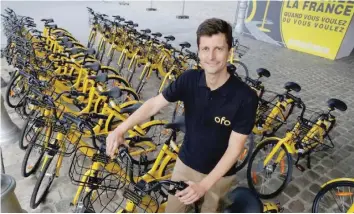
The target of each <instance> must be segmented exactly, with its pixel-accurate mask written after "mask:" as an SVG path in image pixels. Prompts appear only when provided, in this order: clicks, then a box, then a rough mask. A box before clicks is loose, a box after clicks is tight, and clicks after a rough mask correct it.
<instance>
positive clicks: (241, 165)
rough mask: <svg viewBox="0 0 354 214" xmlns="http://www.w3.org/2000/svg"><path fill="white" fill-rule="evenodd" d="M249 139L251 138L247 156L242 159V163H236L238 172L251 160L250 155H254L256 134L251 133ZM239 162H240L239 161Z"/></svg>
mask: <svg viewBox="0 0 354 214" xmlns="http://www.w3.org/2000/svg"><path fill="white" fill-rule="evenodd" d="M249 139H250V141H249V144H248V145H249V148H248V150H247V155H246V157H245V158H244V159H243V160H242V161H241V163H240V164H239V165H238V164H237V165H236V167H235V170H236V172H238V171H240V170H241V169H243V167H245V166H246V164H247V163H248V161H249V160H250V157H251V155H252V152H253V148H254V144H255V143H254V134H253V133H251V134H250V135H249ZM237 162H239V161H237Z"/></svg>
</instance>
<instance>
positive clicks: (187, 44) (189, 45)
mask: <svg viewBox="0 0 354 214" xmlns="http://www.w3.org/2000/svg"><path fill="white" fill-rule="evenodd" d="M179 46H181V47H182V48H190V47H191V44H189V43H188V42H182V43H181V44H179Z"/></svg>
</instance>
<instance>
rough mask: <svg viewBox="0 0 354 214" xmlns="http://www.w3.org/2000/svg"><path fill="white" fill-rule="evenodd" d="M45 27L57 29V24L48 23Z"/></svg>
mask: <svg viewBox="0 0 354 214" xmlns="http://www.w3.org/2000/svg"><path fill="white" fill-rule="evenodd" d="M45 26H46V27H49V28H51V29H57V28H58V25H56V24H54V23H49V24H45Z"/></svg>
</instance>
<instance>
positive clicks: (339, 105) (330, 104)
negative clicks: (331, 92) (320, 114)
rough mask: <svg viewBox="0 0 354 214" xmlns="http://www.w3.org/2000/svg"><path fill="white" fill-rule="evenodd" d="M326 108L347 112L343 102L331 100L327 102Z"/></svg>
mask: <svg viewBox="0 0 354 214" xmlns="http://www.w3.org/2000/svg"><path fill="white" fill-rule="evenodd" d="M327 105H328V108H330V109H331V110H334V109H338V110H339V111H346V110H347V108H348V107H347V104H345V103H344V102H343V101H341V100H338V99H335V98H332V99H329V100H328V101H327Z"/></svg>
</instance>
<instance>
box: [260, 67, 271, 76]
mask: <svg viewBox="0 0 354 214" xmlns="http://www.w3.org/2000/svg"><path fill="white" fill-rule="evenodd" d="M257 74H258V76H259V77H270V72H269V71H268V70H267V69H265V68H258V69H257Z"/></svg>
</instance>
